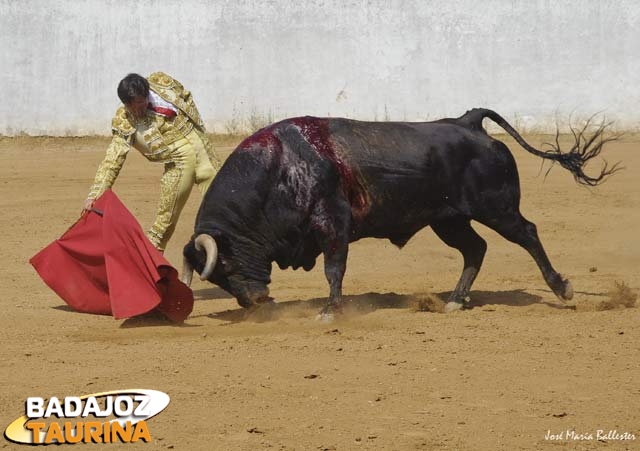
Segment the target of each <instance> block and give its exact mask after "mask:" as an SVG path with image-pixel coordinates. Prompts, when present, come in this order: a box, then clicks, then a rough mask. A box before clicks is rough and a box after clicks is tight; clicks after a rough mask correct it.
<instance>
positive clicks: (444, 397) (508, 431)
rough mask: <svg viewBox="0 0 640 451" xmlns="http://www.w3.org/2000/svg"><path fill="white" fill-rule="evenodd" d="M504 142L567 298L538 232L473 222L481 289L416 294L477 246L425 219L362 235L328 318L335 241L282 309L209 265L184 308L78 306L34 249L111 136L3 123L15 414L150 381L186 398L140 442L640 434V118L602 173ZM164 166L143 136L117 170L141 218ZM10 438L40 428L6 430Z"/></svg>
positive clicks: (475, 446)
mask: <svg viewBox="0 0 640 451" xmlns="http://www.w3.org/2000/svg"><path fill="white" fill-rule="evenodd" d="M501 139H504V138H501ZM530 140H531V142H532V144H534V145H539V144H540V143H541V142H542V140H544V138H543V137H535V136H532V137H530ZM505 142H506V143H507V144H508V145H509V146H510V148H511V149H512V151H513V154H514V156H515V157H516V160H517V162H518V167H519V170H520V175H521V184H522V191H523V199H522V205H521V209H522V211H523V214H524V215H525V216H526V217H527V218H528V219H530V220H531V221H533V222H535V223H536V224H537V226H538V231H539V234H540V237H541V239H542V242H543V244H544V245H545V248H546V250H547V253H548V254H549V257H550V259H551V261H552V263H553V264H554V266H555V267H556V268H557V269H558V270H559V271H560V272H562V273H563V274H565V275H566V276H568V277H569V278H570V279H571V281H572V282H573V286H574V289H575V298H574V300H573V301H572V302H570V303H568V304H562V303H561V302H560V301H558V300H557V299H556V297H555V296H554V295H553V294H552V293H551V292H550V290H549V289H548V287H547V286H546V284H545V283H544V281H543V279H542V276H541V274H540V272H539V270H538V268H537V266H536V265H535V263H534V262H533V260H532V259H531V258H530V256H529V255H528V254H527V253H526V252H525V251H524V250H523V249H521V248H519V247H517V246H515V245H513V244H511V243H509V242H507V241H505V240H504V239H503V238H501V237H499V236H498V235H497V234H496V233H494V232H493V231H491V230H488V229H486V228H484V227H481V226H478V227H477V230H478V231H479V233H480V234H481V235H483V236H484V238H485V239H486V240H487V241H488V244H489V249H488V253H487V257H486V260H485V263H484V266H483V268H482V271H481V273H480V275H479V277H478V279H477V280H476V283H475V285H474V290H473V291H472V299H473V305H474V308H473V309H471V310H468V311H463V312H455V313H453V314H442V313H437V312H435V311H420V308H419V307H420V306H421V305H422V306H424V305H425V302H421V301H425V300H428V299H430V297H429V296H430V295H431V296H437V297H440V298H446V296H447V294H448V292H449V291H450V290H451V289H452V288H453V286H454V285H455V282H456V281H457V278H458V276H459V271H460V270H461V265H462V260H461V258H460V257H459V255H458V253H457V251H455V250H452V249H450V248H448V247H447V246H446V245H445V244H443V243H442V242H441V241H439V240H438V239H437V238H436V237H435V235H434V234H433V232H432V231H431V230H429V229H427V230H423V231H422V232H420V233H419V234H418V235H416V236H415V237H414V238H413V239H412V240H411V241H410V242H409V244H408V245H407V246H406V247H405V249H403V250H402V251H399V250H398V249H397V248H395V247H394V246H393V245H391V244H390V243H389V242H386V241H381V240H363V241H360V242H358V243H355V244H353V245H352V247H351V251H350V256H349V263H348V269H347V275H346V277H345V281H344V291H345V294H346V298H347V299H348V309H347V310H348V313H347V314H346V315H345V317H344V318H343V319H341V320H338V321H336V322H335V323H333V324H329V325H328V324H322V323H318V322H316V321H315V320H314V316H315V313H316V312H317V310H318V309H319V305H320V302H321V301H322V299H323V298H324V297H325V296H327V294H328V287H327V284H326V281H325V278H324V274H323V272H322V264H321V260H320V261H319V264H318V265H317V266H316V268H315V269H314V270H313V271H312V272H310V273H305V272H303V271H302V270H300V271H295V272H294V271H291V270H287V271H280V270H279V269H278V268H277V265H274V271H273V283H272V285H271V291H272V295H273V296H274V297H275V298H276V300H277V301H278V302H279V303H280V309H279V313H280V316H279V317H278V318H276V319H275V320H273V321H269V322H255V321H240V319H241V318H242V312H241V310H240V308H239V307H238V306H237V305H236V303H235V301H234V300H233V299H231V298H230V296H229V295H228V294H227V293H225V292H223V291H221V290H220V289H217V288H216V287H214V286H212V285H209V284H206V283H203V282H200V281H196V282H195V283H194V286H193V288H194V292H195V296H196V303H195V307H194V312H193V314H192V315H191V317H190V318H189V319H188V320H187V321H186V322H185V324H184V325H182V326H169V325H159V324H154V323H144V322H139V321H135V320H127V321H116V320H114V319H113V318H111V317H106V316H94V315H86V314H80V313H75V312H72V311H70V310H69V309H68V308H66V306H65V304H64V303H63V301H61V300H60V299H59V298H58V297H57V296H56V295H55V294H54V293H53V292H52V291H51V290H50V289H49V288H48V287H47V286H46V285H45V284H44V283H43V282H42V281H41V280H40V278H39V277H38V275H37V274H36V272H35V271H34V270H33V268H32V267H31V266H30V265H29V264H28V260H29V258H30V257H31V256H33V255H34V254H35V253H36V252H37V251H39V250H40V249H42V248H43V247H44V246H45V245H47V244H48V243H50V242H51V241H52V240H54V239H55V238H57V237H58V236H60V235H61V234H62V233H63V232H64V231H65V230H66V229H67V228H68V227H69V226H70V225H71V224H72V223H73V222H74V221H75V220H76V219H77V217H78V215H79V214H80V210H81V207H82V201H83V199H84V197H85V195H86V193H87V190H88V188H89V185H90V183H91V180H92V178H93V174H94V172H95V169H96V166H97V164H98V163H99V161H100V160H101V159H102V157H103V154H104V150H105V148H106V145H107V143H108V140H107V139H106V138H77V139H73V138H68V139H61V138H59V139H53V138H14V139H9V138H2V139H0V158H1V159H2V165H1V166H0V186H1V190H2V191H1V192H2V195H1V196H0V205H1V211H2V215H1V216H0V224H1V226H2V231H3V234H2V258H1V261H2V273H1V274H2V284H0V302H1V303H2V311H3V313H2V315H1V319H0V325H1V327H0V337H2V351H0V357H1V360H2V365H1V366H0V380H1V381H2V389H1V391H0V406H1V408H0V426H2V428H3V430H4V428H6V427H7V426H8V425H9V423H10V422H12V421H13V420H14V419H16V418H18V417H19V416H21V415H22V414H24V407H25V400H26V398H27V397H30V396H42V397H45V398H49V397H51V396H57V397H60V398H63V397H65V396H79V395H85V394H91V393H96V392H102V391H109V390H116V389H127V388H147V389H156V390H160V391H163V392H165V393H167V394H169V396H170V397H171V403H170V404H169V406H168V407H167V409H166V410H165V411H163V412H162V413H161V414H160V415H158V416H157V417H155V418H153V419H151V420H149V421H148V426H149V432H150V434H151V436H152V442H151V443H137V444H130V445H127V447H126V449H130V450H136V449H144V450H165V449H176V450H260V449H265V450H334V449H335V450H365V449H368V450H412V449H425V450H434V449H435V450H440V449H449V450H540V449H550V450H559V449H579V450H592V449H598V450H599V449H606V450H622V449H640V409H639V408H640V384H639V383H638V380H639V377H640V368H639V367H640V360H639V356H640V353H639V351H640V329H639V328H638V324H640V309H638V308H625V307H623V306H616V305H615V304H616V303H617V301H618V300H619V298H620V295H619V292H620V290H619V289H617V288H616V282H617V283H618V285H621V284H624V285H625V286H627V287H628V288H630V289H631V290H632V291H633V292H634V293H637V291H638V289H639V288H640V273H639V271H638V265H639V264H640V239H638V236H637V235H638V233H639V232H638V230H639V228H638V224H639V223H640V179H639V178H638V173H640V152H638V150H639V149H638V147H639V144H640V137H638V136H627V137H626V138H624V139H623V140H622V141H620V142H617V143H614V144H611V145H609V146H608V147H607V148H606V150H605V153H606V157H607V159H608V160H609V161H618V160H621V161H622V162H623V165H624V166H625V167H626V169H625V170H624V171H622V172H620V173H618V174H617V175H615V176H614V177H613V178H612V179H610V180H609V181H608V182H607V183H605V184H604V185H602V186H601V187H598V188H595V189H587V188H583V187H580V186H578V185H576V184H575V183H574V181H573V178H572V176H571V175H570V174H569V173H568V172H566V171H565V170H563V169H561V168H560V167H554V168H553V170H552V171H551V173H550V174H549V175H548V177H546V178H545V177H544V172H545V170H546V166H545V168H544V169H543V170H542V172H541V171H540V165H541V160H540V159H539V158H536V157H534V156H532V155H530V154H528V153H526V152H525V151H524V150H523V149H522V148H520V147H519V146H517V145H515V144H514V143H513V141H512V140H510V139H509V140H506V139H505ZM229 151H230V147H221V148H220V153H221V155H222V156H223V157H226V155H228V152H229ZM597 165H598V163H597V162H596V163H594V164H593V166H594V168H596V167H597ZM594 168H592V169H594ZM161 170H162V169H161V167H160V166H158V165H153V164H151V163H148V162H147V161H146V160H144V159H143V158H142V157H141V156H140V155H139V154H137V153H133V152H132V154H131V155H130V156H129V159H128V161H127V164H126V165H125V168H124V170H123V171H122V173H121V176H120V178H119V180H118V182H117V184H116V186H115V191H116V193H117V194H118V195H119V196H120V198H121V199H122V200H123V202H124V203H125V204H126V205H127V206H128V207H129V209H130V210H131V211H132V212H133V214H134V215H135V216H136V217H137V218H138V220H139V221H140V222H141V224H142V225H143V227H145V228H146V227H147V226H149V225H150V223H151V221H152V219H153V217H154V211H155V205H156V201H157V197H158V192H157V191H158V178H159V175H160V173H161ZM199 201H200V197H199V194H198V192H197V190H194V192H193V195H192V197H191V199H190V201H189V204H188V206H187V208H186V210H185V212H184V213H183V216H182V221H181V223H180V225H179V228H178V230H177V232H176V235H175V236H174V238H173V240H172V241H171V243H170V245H169V248H168V249H167V253H166V256H167V258H168V259H169V260H170V261H171V262H172V263H173V264H174V266H176V267H180V264H181V249H182V246H183V244H184V243H185V242H186V241H187V239H188V237H189V236H190V234H191V231H192V228H193V222H194V218H195V213H196V210H197V207H198V204H199ZM612 292H617V293H614V295H613V296H612V295H611V293H612ZM429 305H430V306H431V307H432V310H437V307H438V303H437V302H432V303H431V304H429ZM598 430H601V431H603V432H602V433H601V434H604V435H607V434H609V431H613V430H615V431H617V433H618V434H624V433H627V434H628V435H629V434H634V435H635V437H636V438H635V440H616V437H614V436H611V435H610V436H609V437H608V438H605V439H601V440H599V439H598V435H597V434H598ZM567 431H575V433H576V436H574V438H571V434H567ZM548 434H554V435H561V436H562V439H559V440H547V439H545V436H546V435H548ZM578 434H581V438H582V440H576V439H575V437H578ZM628 435H627V436H628ZM568 437H569V438H568ZM77 446H80V447H82V448H83V449H84V446H89V447H91V448H92V449H93V447H100V446H102V447H109V446H110V447H111V448H112V449H121V448H123V447H124V445H77ZM0 449H8V450H13V449H25V447H24V446H19V445H16V444H13V443H11V442H8V441H7V440H6V439H2V440H0ZM101 449H102V448H101Z"/></svg>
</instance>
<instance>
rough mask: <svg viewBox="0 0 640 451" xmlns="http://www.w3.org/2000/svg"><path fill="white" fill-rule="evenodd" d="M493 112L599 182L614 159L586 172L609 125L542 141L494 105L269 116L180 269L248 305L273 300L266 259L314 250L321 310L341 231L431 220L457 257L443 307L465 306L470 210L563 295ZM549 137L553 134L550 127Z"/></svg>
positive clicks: (286, 261)
mask: <svg viewBox="0 0 640 451" xmlns="http://www.w3.org/2000/svg"><path fill="white" fill-rule="evenodd" d="M484 118H490V119H491V120H493V121H494V122H496V123H497V124H498V125H500V126H501V127H502V128H503V129H504V130H505V131H506V132H508V133H509V134H510V135H511V136H512V137H514V138H515V140H516V141H517V142H518V143H519V144H520V145H521V146H522V147H524V148H525V149H526V150H527V151H529V152H530V153H532V154H534V155H537V156H539V157H541V158H544V159H549V160H551V161H553V162H557V163H559V164H560V165H561V166H562V167H564V168H566V169H568V170H569V171H570V172H571V173H572V174H573V176H574V177H575V179H576V181H578V182H579V183H581V184H586V185H596V184H598V183H599V182H600V181H601V180H603V179H604V177H606V176H607V175H609V174H611V173H612V172H614V171H615V170H616V169H617V168H616V166H614V167H612V168H608V167H607V165H606V163H605V166H604V168H603V169H602V170H601V172H600V174H599V175H598V176H595V177H590V176H588V175H586V174H585V173H584V172H583V166H584V164H585V163H586V162H587V161H588V160H589V159H591V158H593V157H595V156H597V155H598V154H599V153H600V150H601V148H602V145H603V144H604V143H605V142H607V141H608V140H609V139H611V138H609V139H607V138H603V132H604V129H605V128H606V125H604V124H603V125H601V126H600V128H599V129H598V130H597V131H596V133H595V134H594V135H593V136H590V137H587V136H586V135H585V134H584V133H583V132H579V133H575V132H574V137H575V144H574V146H573V148H572V149H571V150H570V151H569V152H561V151H560V148H559V146H552V148H551V149H550V150H548V151H545V152H543V151H540V150H537V149H535V148H533V147H531V146H530V145H529V144H527V143H526V142H525V141H524V140H523V139H522V137H521V136H520V135H519V134H518V132H516V131H515V130H514V129H513V128H512V127H511V126H510V125H509V124H508V123H507V122H506V121H505V120H504V119H503V118H502V117H501V116H500V115H498V114H497V113H495V112H493V111H491V110H485V109H473V110H471V111H468V112H467V113H466V114H465V115H463V116H461V117H459V118H457V119H442V120H439V121H434V122H421V123H409V122H361V121H354V120H348V119H340V118H314V117H301V118H294V119H287V120H283V121H281V122H278V123H276V124H273V125H270V126H268V127H266V128H264V129H262V130H260V131H258V132H257V133H256V134H254V135H252V136H250V137H249V138H247V139H245V140H244V141H243V142H242V143H241V144H240V145H239V146H238V147H237V148H236V150H235V151H234V152H233V153H232V154H231V155H230V156H229V157H228V159H227V160H226V162H225V163H224V165H223V167H222V169H221V170H220V172H219V173H218V175H217V176H216V178H215V180H214V181H213V183H212V184H211V186H210V188H209V190H208V192H207V193H206V195H205V197H204V199H203V201H202V205H201V206H200V210H199V212H198V215H197V218H196V223H195V233H194V235H193V238H192V239H191V240H190V241H189V243H188V244H187V245H186V246H185V247H184V257H185V259H184V261H185V267H184V269H183V280H184V281H185V282H186V283H188V284H189V283H190V282H191V274H192V270H193V269H195V270H196V271H197V272H198V273H199V274H200V275H201V279H202V280H205V279H206V280H209V281H210V282H212V283H214V284H217V285H219V286H220V287H221V288H223V289H224V290H226V291H228V292H229V293H231V294H232V295H233V296H235V297H236V299H237V301H238V303H239V304H240V305H241V306H243V307H246V308H251V307H254V306H257V305H260V304H262V303H265V302H271V301H272V299H271V298H270V297H269V289H268V287H267V286H268V284H269V283H270V281H271V280H270V274H271V265H272V262H274V261H275V262H276V263H277V264H278V265H279V266H280V268H282V269H284V268H287V267H293V268H294V269H297V268H300V267H302V268H304V269H305V270H307V271H308V270H310V269H311V268H313V266H314V265H315V261H316V258H317V257H318V256H319V255H320V253H322V254H324V270H325V274H326V277H327V280H328V282H329V285H330V295H329V298H328V301H327V303H326V305H325V306H324V308H323V310H322V312H321V313H322V314H326V315H331V314H332V312H333V311H334V310H337V311H339V309H340V302H341V295H342V279H343V276H344V273H345V270H346V262H347V252H348V249H349V243H350V242H353V241H357V240H359V239H360V238H365V237H375V238H387V239H389V240H390V241H391V242H392V243H393V244H395V245H396V246H398V247H402V246H404V245H405V244H406V243H407V241H409V239H410V238H411V237H412V236H413V235H414V234H415V233H416V232H418V231H419V230H420V229H422V228H424V227H426V226H431V228H432V229H433V231H434V232H435V233H436V234H437V235H438V237H440V238H441V239H442V240H443V241H444V242H445V243H446V244H447V245H449V246H451V247H453V248H455V249H458V250H459V251H460V253H461V254H462V256H463V259H464V268H463V270H462V274H461V276H460V280H459V281H458V284H457V285H456V287H455V289H454V290H453V292H452V294H451V296H450V298H449V301H448V303H447V310H453V309H456V308H460V307H461V306H463V304H464V301H466V300H468V296H469V291H470V289H471V285H472V283H473V281H474V279H475V278H476V276H477V274H478V271H479V270H480V266H481V265H482V261H483V258H484V255H485V251H486V248H487V244H486V242H485V240H484V239H482V238H481V237H480V236H479V235H478V234H477V233H476V232H475V231H474V230H473V228H472V226H471V220H474V221H478V222H480V223H482V224H484V225H486V226H487V227H490V228H491V229H493V230H495V231H496V232H498V233H499V234H500V235H502V236H503V237H504V238H506V239H507V240H509V241H511V242H513V243H516V244H519V245H520V246H522V247H523V248H524V249H526V250H527V251H528V252H529V254H531V256H532V257H533V259H534V260H535V262H536V263H537V264H538V267H539V268H540V270H541V271H542V275H543V277H544V279H545V281H546V282H547V284H548V285H549V287H550V288H551V289H552V290H553V292H554V293H555V294H556V295H557V296H558V297H560V298H562V299H571V297H572V296H573V290H572V287H571V284H570V282H569V281H568V280H566V279H563V277H562V276H561V275H560V274H559V273H558V272H557V271H556V270H555V269H554V268H553V266H552V265H551V263H550V261H549V258H548V257H547V255H546V253H545V251H544V248H543V247H542V244H541V242H540V239H539V238H538V234H537V231H536V226H535V225H534V224H533V223H531V222H529V221H527V220H526V219H525V218H524V217H523V216H522V215H521V214H520V210H519V204H520V185H519V179H518V171H517V168H516V164H515V161H514V159H513V156H512V155H511V152H510V151H509V149H508V148H507V147H506V146H505V145H504V144H503V143H502V142H500V141H497V140H496V139H494V138H492V137H491V136H489V135H488V134H487V133H486V132H485V130H484V128H483V127H482V121H483V119H484ZM556 144H557V139H556Z"/></svg>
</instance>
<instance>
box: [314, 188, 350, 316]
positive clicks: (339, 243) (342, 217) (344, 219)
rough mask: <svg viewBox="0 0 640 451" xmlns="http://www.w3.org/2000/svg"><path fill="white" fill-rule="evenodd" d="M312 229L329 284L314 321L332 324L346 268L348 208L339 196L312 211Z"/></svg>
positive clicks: (339, 300) (338, 308)
mask: <svg viewBox="0 0 640 451" xmlns="http://www.w3.org/2000/svg"><path fill="white" fill-rule="evenodd" d="M313 227H314V228H315V230H316V238H317V240H318V244H319V246H320V249H322V253H323V255H324V273H325V276H326V278H327V281H328V282H329V299H327V302H326V304H325V305H324V307H323V308H322V310H320V313H319V314H318V317H317V318H316V319H318V320H321V321H326V322H329V321H332V320H333V318H334V314H335V313H340V312H341V311H342V279H343V278H344V273H345V271H346V268H347V255H348V252H349V230H350V227H351V209H350V207H349V204H348V203H347V202H346V201H344V200H343V199H342V198H341V197H340V198H338V199H334V200H333V201H323V202H321V203H320V204H319V205H318V206H317V207H316V209H315V211H314V217H313Z"/></svg>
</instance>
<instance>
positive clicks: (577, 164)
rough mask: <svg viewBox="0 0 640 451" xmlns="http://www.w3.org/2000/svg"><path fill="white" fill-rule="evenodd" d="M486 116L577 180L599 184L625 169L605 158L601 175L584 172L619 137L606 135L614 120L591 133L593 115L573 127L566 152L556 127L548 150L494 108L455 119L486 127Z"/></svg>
mask: <svg viewBox="0 0 640 451" xmlns="http://www.w3.org/2000/svg"><path fill="white" fill-rule="evenodd" d="M484 118H489V119H491V120H492V121H493V122H495V123H496V124H498V125H499V126H500V127H502V128H503V129H504V130H505V131H506V132H507V133H509V134H510V135H511V136H512V137H513V138H514V139H515V140H516V141H517V142H518V144H520V145H521V146H522V147H524V148H525V149H526V150H527V151H528V152H530V153H532V154H534V155H537V156H538V157H540V158H544V159H547V160H551V161H553V162H557V163H559V164H560V166H562V167H563V168H565V169H567V170H568V171H569V172H571V173H572V174H573V177H574V178H575V179H576V181H577V182H578V183H580V184H582V185H588V186H596V185H598V184H599V183H600V182H602V181H604V180H605V179H606V178H607V176H609V175H611V174H613V173H614V172H617V171H619V170H620V169H622V168H621V167H620V164H619V163H615V164H614V165H612V166H609V164H608V163H607V162H606V161H604V165H603V167H602V169H601V170H600V174H599V175H597V176H593V177H592V176H589V175H587V174H585V173H584V167H585V165H586V164H587V162H588V161H589V160H591V159H592V158H595V157H597V156H598V155H600V152H601V151H602V148H603V146H604V145H605V144H606V143H608V142H611V141H615V140H617V139H619V138H620V135H610V136H605V132H606V131H607V128H608V127H609V126H610V125H611V123H605V122H604V121H603V122H602V123H600V125H598V126H597V127H596V129H595V131H594V132H592V133H591V134H589V132H588V129H589V128H592V125H593V116H592V117H591V118H589V120H588V121H587V123H586V124H585V125H584V127H583V128H582V129H580V130H577V129H574V128H573V127H572V128H571V133H572V134H573V138H574V141H575V142H574V144H573V146H572V147H571V149H570V150H569V151H568V152H564V151H562V150H561V149H560V144H559V142H558V138H559V131H558V130H557V129H556V137H555V143H553V144H550V143H549V144H547V145H548V146H549V147H550V149H549V150H546V151H542V150H538V149H536V148H535V147H533V146H531V145H530V144H529V143H527V142H526V141H525V140H524V139H523V138H522V136H520V134H519V133H518V132H517V131H516V130H515V129H514V128H513V127H512V126H511V125H510V124H509V123H508V122H507V121H506V120H505V119H504V118H503V117H502V116H500V115H499V114H498V113H496V112H495V111H492V110H487V109H484V108H474V109H472V110H470V111H467V112H466V113H465V114H464V115H463V116H461V117H459V118H458V119H456V122H457V123H459V124H460V125H463V126H465V127H467V128H471V129H474V130H483V128H482V120H483V119H484Z"/></svg>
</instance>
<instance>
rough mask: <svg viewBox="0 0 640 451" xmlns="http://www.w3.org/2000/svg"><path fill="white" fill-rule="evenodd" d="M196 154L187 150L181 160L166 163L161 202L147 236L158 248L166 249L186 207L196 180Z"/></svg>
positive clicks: (162, 179) (162, 180)
mask: <svg viewBox="0 0 640 451" xmlns="http://www.w3.org/2000/svg"><path fill="white" fill-rule="evenodd" d="M194 167H195V155H194V152H186V153H185V155H184V156H183V158H182V159H181V161H179V162H177V163H167V164H165V170H164V174H163V175H162V178H161V179H160V202H159V204H158V210H157V213H156V219H155V222H154V223H153V225H152V226H151V229H150V230H149V231H148V232H147V237H148V238H149V240H151V242H152V243H153V245H154V246H155V247H156V249H158V250H160V251H164V249H165V247H166V245H167V242H168V241H169V239H170V238H171V235H173V232H174V231H175V229H176V225H177V223H178V218H179V217H180V213H181V212H182V209H183V208H184V206H185V204H186V203H187V200H188V199H189V194H191V188H192V187H193V183H194V181H195V170H194Z"/></svg>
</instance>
